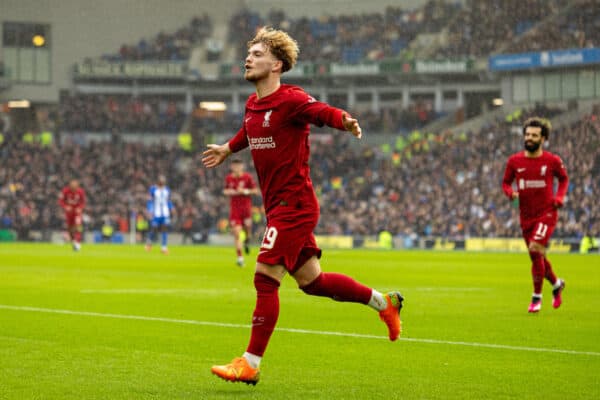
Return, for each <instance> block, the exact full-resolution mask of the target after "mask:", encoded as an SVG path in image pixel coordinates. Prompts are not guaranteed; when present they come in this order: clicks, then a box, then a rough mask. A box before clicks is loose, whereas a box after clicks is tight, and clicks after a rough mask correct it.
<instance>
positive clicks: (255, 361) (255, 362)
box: [242, 351, 262, 368]
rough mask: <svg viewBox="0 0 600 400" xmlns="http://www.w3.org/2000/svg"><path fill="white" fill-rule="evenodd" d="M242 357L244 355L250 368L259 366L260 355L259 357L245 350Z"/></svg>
mask: <svg viewBox="0 0 600 400" xmlns="http://www.w3.org/2000/svg"><path fill="white" fill-rule="evenodd" d="M242 357H244V358H245V359H246V361H248V364H250V366H251V367H252V368H258V367H260V360H262V357H259V356H257V355H256V354H252V353H248V352H247V351H246V352H245V353H244V355H243V356H242Z"/></svg>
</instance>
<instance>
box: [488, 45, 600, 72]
mask: <svg viewBox="0 0 600 400" xmlns="http://www.w3.org/2000/svg"><path fill="white" fill-rule="evenodd" d="M488 64H489V69H490V70H491V71H510V70H519V69H536V68H551V67H565V66H579V65H585V64H600V49H569V50H555V51H542V52H540V53H519V54H501V55H497V56H492V57H490V58H489V62H488Z"/></svg>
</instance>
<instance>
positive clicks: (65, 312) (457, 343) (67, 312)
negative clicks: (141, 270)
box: [0, 304, 600, 357]
mask: <svg viewBox="0 0 600 400" xmlns="http://www.w3.org/2000/svg"><path fill="white" fill-rule="evenodd" d="M0 309H4V310H14V311H31V312H42V313H49V314H63V315H80V316H87V317H103V318H117V319H131V320H138V321H156V322H167V323H172V324H187V325H202V326H217V327H222V328H246V329H249V328H251V325H248V324H230V323H225V322H212V321H197V320H193V319H173V318H162V317H146V316H143V315H127V314H110V313H98V312H93V311H74V310H61V309H54V308H40V307H28V306H11V305H6V304H0ZM275 330H277V331H281V332H291V333H302V334H308V335H323V336H342V337H352V338H363V339H380V340H381V339H383V340H388V338H387V336H378V335H366V334H361V333H346V332H334V331H317V330H309V329H295V328H276V329H275ZM400 340H401V341H403V342H415V343H428V344H446V345H452V346H469V347H482V348H488V349H502V350H515V351H531V352H540V353H559V354H571V355H585V356H595V357H598V356H600V352H595V351H577V350H565V349H549V348H544V347H527V346H511V345H505V344H493V343H477V342H460V341H450V340H437V339H419V338H400Z"/></svg>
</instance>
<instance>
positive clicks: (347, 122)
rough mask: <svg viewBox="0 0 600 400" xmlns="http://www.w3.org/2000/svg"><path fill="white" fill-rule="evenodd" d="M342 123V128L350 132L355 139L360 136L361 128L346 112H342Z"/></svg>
mask: <svg viewBox="0 0 600 400" xmlns="http://www.w3.org/2000/svg"><path fill="white" fill-rule="evenodd" d="M342 124H343V125H344V129H346V130H347V131H349V132H350V133H352V134H353V135H354V137H356V138H357V139H360V138H361V137H362V129H361V128H360V125H359V124H358V120H357V119H355V118H352V117H350V116H349V115H348V114H347V113H342Z"/></svg>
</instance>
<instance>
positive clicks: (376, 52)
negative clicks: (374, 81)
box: [228, 0, 461, 63]
mask: <svg viewBox="0 0 600 400" xmlns="http://www.w3.org/2000/svg"><path fill="white" fill-rule="evenodd" d="M460 7H461V5H460V3H458V2H457V3H450V2H446V1H440V0H430V1H428V2H427V3H426V4H425V5H424V6H423V7H421V8H417V9H403V8H402V7H399V6H389V7H387V8H386V10H385V12H383V13H381V12H373V13H362V14H352V15H339V16H321V17H319V18H307V17H302V18H292V17H289V16H287V15H286V14H285V12H284V11H282V10H277V9H273V10H271V11H270V12H269V14H268V15H267V16H266V17H265V18H262V17H261V16H260V14H258V13H257V12H253V11H251V10H249V9H242V10H240V11H239V12H237V13H235V14H234V15H233V16H232V18H231V19H230V23H229V38H228V41H229V43H231V44H232V45H235V46H237V55H238V59H243V58H244V57H245V54H246V46H245V43H246V41H247V38H248V37H252V36H253V35H254V32H255V31H256V28H257V27H259V26H263V25H270V26H273V27H276V28H281V29H284V30H286V31H288V32H289V33H290V34H291V35H292V37H294V38H295V39H296V40H297V41H298V44H299V47H300V49H301V51H302V58H303V60H311V61H312V62H343V63H357V62H359V61H363V60H371V61H373V60H379V59H382V58H389V57H395V56H398V55H399V54H400V52H401V51H402V50H404V49H406V48H407V46H408V45H409V43H410V42H411V41H412V40H413V39H414V38H415V37H416V36H417V35H418V34H421V33H434V32H440V31H441V29H442V28H443V27H444V26H446V25H447V24H448V23H449V22H450V21H451V20H452V19H453V17H454V16H455V15H456V14H457V12H458V10H459V9H460Z"/></svg>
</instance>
